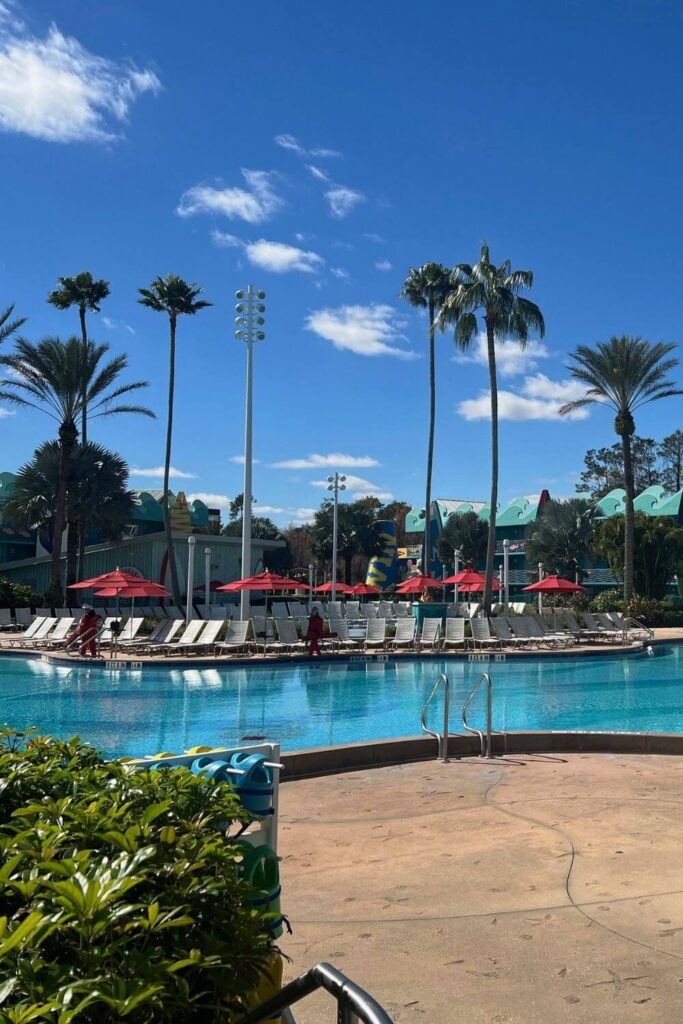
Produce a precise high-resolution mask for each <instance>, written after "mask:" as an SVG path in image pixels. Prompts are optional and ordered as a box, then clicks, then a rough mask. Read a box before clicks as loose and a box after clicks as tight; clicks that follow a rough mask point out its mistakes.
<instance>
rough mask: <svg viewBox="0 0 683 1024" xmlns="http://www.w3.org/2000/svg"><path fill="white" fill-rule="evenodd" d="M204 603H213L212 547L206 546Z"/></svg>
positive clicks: (207, 605)
mask: <svg viewBox="0 0 683 1024" xmlns="http://www.w3.org/2000/svg"><path fill="white" fill-rule="evenodd" d="M204 604H205V605H206V607H207V608H208V607H209V605H210V604H211V548H204Z"/></svg>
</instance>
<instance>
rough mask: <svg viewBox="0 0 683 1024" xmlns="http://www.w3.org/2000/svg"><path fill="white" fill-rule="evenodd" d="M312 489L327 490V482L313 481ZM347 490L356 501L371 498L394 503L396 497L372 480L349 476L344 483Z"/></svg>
mask: <svg viewBox="0 0 683 1024" xmlns="http://www.w3.org/2000/svg"><path fill="white" fill-rule="evenodd" d="M310 483H311V487H320V488H324V489H327V487H328V481H327V480H311V481H310ZM344 484H345V487H346V490H347V491H348V493H349V494H351V495H353V497H354V499H356V498H364V497H368V496H371V497H373V498H378V499H379V501H393V500H394V495H393V494H392V493H391V491H387V490H384V489H383V488H382V487H381V486H379V485H378V484H373V483H372V482H371V481H370V480H364V479H363V477H361V476H353V475H350V474H349V475H347V476H346V480H345V481H344Z"/></svg>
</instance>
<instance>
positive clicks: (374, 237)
mask: <svg viewBox="0 0 683 1024" xmlns="http://www.w3.org/2000/svg"><path fill="white" fill-rule="evenodd" d="M363 238H367V240H368V242H377V244H378V245H384V243H385V242H386V239H385V238H382V236H381V235H378V234H376V232H374V231H364V232H363Z"/></svg>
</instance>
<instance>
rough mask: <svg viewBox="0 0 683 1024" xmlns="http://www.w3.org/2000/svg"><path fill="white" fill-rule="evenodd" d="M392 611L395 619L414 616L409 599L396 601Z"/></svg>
mask: <svg viewBox="0 0 683 1024" xmlns="http://www.w3.org/2000/svg"><path fill="white" fill-rule="evenodd" d="M392 611H393V613H394V618H395V619H407V618H408V616H411V617H412V614H413V613H412V612H411V610H410V602H409V601H394V603H393V607H392Z"/></svg>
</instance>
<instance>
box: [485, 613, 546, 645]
mask: <svg viewBox="0 0 683 1024" xmlns="http://www.w3.org/2000/svg"><path fill="white" fill-rule="evenodd" d="M517 621H518V620H517V619H515V622H517ZM489 627H490V628H491V629H492V630H493V633H494V636H495V637H496V638H497V639H498V640H500V642H501V644H502V645H503V646H504V647H534V646H538V644H537V643H536V642H535V640H534V639H533V638H532V637H530V636H526V635H521V634H519V633H515V632H514V626H513V625H511V624H510V622H508V620H507V619H506V618H504V617H503V616H502V615H494V616H493V617H492V618H491V619H489Z"/></svg>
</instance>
